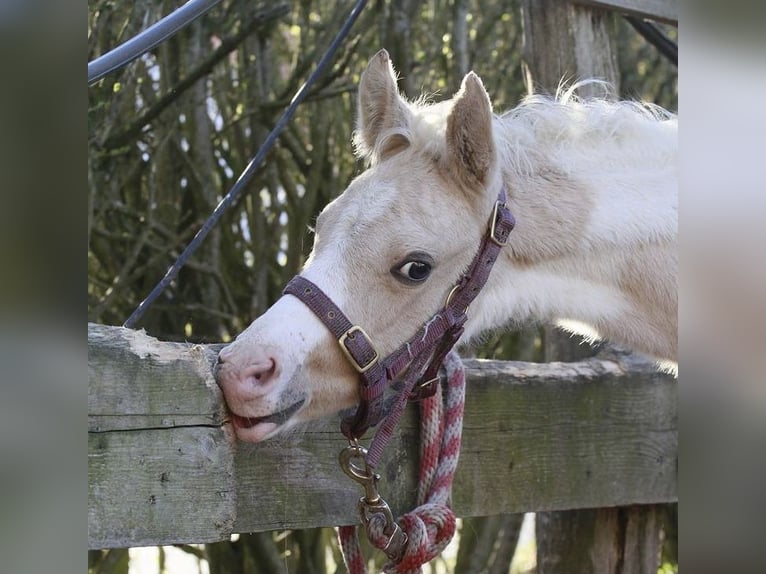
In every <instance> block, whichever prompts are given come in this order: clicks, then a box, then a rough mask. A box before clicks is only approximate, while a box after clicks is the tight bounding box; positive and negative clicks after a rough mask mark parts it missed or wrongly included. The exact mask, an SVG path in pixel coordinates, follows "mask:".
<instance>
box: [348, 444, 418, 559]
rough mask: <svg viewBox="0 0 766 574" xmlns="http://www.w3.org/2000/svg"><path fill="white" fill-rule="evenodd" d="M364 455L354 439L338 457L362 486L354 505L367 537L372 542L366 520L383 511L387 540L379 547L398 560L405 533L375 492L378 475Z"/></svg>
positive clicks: (365, 450)
mask: <svg viewBox="0 0 766 574" xmlns="http://www.w3.org/2000/svg"><path fill="white" fill-rule="evenodd" d="M366 457H367V449H366V448H364V447H363V446H360V445H359V443H358V442H357V441H352V442H351V443H350V444H349V446H347V447H346V448H344V449H343V450H342V451H341V452H340V455H339V457H338V459H339V462H340V467H341V469H342V470H343V472H345V473H346V474H347V475H348V476H349V477H351V478H352V479H353V480H354V481H355V482H358V483H359V484H361V485H362V487H364V496H363V497H361V498H360V499H359V505H358V509H359V517H360V519H361V521H362V524H363V525H364V530H365V532H366V533H367V538H368V539H369V540H370V542H372V543H373V545H375V541H374V540H373V539H372V538H371V537H370V528H369V526H370V521H371V520H372V517H373V516H374V515H376V514H380V515H383V518H384V519H385V527H384V529H383V532H384V533H385V534H386V535H387V536H388V540H387V541H386V543H385V544H384V545H383V547H382V548H380V550H382V551H383V552H384V553H385V555H386V556H387V557H388V559H389V560H393V561H394V562H398V561H399V560H401V558H402V556H403V555H404V549H405V548H406V547H407V534H406V533H405V532H404V531H403V530H402V528H401V527H400V526H399V524H398V523H397V522H396V520H394V515H393V514H392V512H391V508H390V507H389V506H388V503H387V502H386V501H385V500H383V499H382V498H381V496H380V494H379V493H378V481H379V480H380V475H379V474H378V473H376V472H374V471H373V470H372V469H371V468H370V466H369V465H368V464H367V460H366ZM355 459H358V460H359V461H360V462H361V464H358V463H355V462H354V460H355Z"/></svg>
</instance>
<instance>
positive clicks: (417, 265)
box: [394, 261, 431, 283]
mask: <svg viewBox="0 0 766 574" xmlns="http://www.w3.org/2000/svg"><path fill="white" fill-rule="evenodd" d="M394 271H395V272H396V273H397V275H398V277H397V278H398V279H403V280H404V281H406V282H407V283H421V282H422V281H425V280H426V279H428V276H429V275H430V274H431V264H430V263H427V262H425V261H407V262H406V263H404V264H403V265H400V266H399V267H397V268H396V269H395V270H394Z"/></svg>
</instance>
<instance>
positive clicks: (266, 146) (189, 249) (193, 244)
mask: <svg viewBox="0 0 766 574" xmlns="http://www.w3.org/2000/svg"><path fill="white" fill-rule="evenodd" d="M366 4H367V0H357V3H356V4H355V5H354V7H353V9H352V10H351V13H350V14H349V16H348V18H347V19H346V21H345V22H344V24H343V27H342V28H341V29H340V31H339V32H338V34H337V35H336V36H335V39H334V40H333V41H332V43H331V44H330V47H329V48H327V51H325V53H324V54H323V55H322V58H321V59H320V60H319V63H318V64H317V66H316V68H314V71H313V72H312V73H311V75H310V76H309V78H308V79H307V80H306V82H305V83H304V84H303V85H302V86H301V87H300V88H299V89H298V91H297V92H296V93H295V96H293V99H292V100H291V101H290V105H289V106H288V107H287V109H286V110H285V111H284V113H283V114H282V117H280V118H279V121H277V124H276V125H275V126H274V129H273V130H271V133H269V135H268V136H267V137H266V141H264V142H263V145H262V146H261V148H260V149H259V150H258V153H257V154H256V155H255V157H254V158H253V159H252V160H250V163H249V164H247V167H245V170H244V171H243V172H242V174H241V175H240V176H239V178H238V179H237V181H236V182H234V185H233V186H232V187H231V189H230V190H229V192H228V193H227V194H226V195H225V196H224V198H223V199H221V201H220V202H219V203H218V205H217V206H216V208H215V209H214V210H213V213H212V214H211V215H210V217H208V219H207V221H205V223H204V224H203V225H202V227H201V228H200V230H199V231H198V232H197V234H196V235H195V236H194V238H193V239H192V240H191V241H190V242H189V245H187V246H186V248H185V249H184V250H183V252H182V253H181V255H179V256H178V258H177V259H176V261H175V263H173V265H172V266H171V267H170V268H169V269H168V270H167V272H166V273H165V276H164V277H163V278H162V280H161V281H160V282H159V283H157V285H156V286H155V287H154V289H152V291H151V292H150V293H149V295H147V296H146V299H144V300H143V301H141V303H140V304H139V305H138V307H136V309H135V310H134V311H133V313H132V314H131V315H130V317H128V320H127V321H125V323H124V324H123V326H124V327H128V328H132V327H133V326H134V325H135V324H136V323H137V322H138V320H139V319H141V317H142V316H143V315H144V313H145V312H146V310H147V309H148V308H149V307H150V306H151V304H152V303H154V301H155V300H156V299H157V297H159V296H160V294H161V293H162V292H163V291H164V290H165V288H167V286H168V285H170V283H171V282H172V281H173V279H175V278H176V276H177V275H178V272H179V271H180V270H181V268H182V267H183V266H184V265H185V264H186V262H187V261H188V259H189V257H191V256H192V254H193V253H194V252H195V251H196V250H197V247H199V246H200V244H201V243H202V241H204V239H205V237H207V235H208V233H210V231H212V229H213V227H215V225H216V224H217V223H218V220H220V219H221V217H222V216H223V214H224V213H225V212H226V210H227V209H228V208H229V207H230V206H231V204H232V203H233V202H234V200H235V199H236V198H237V196H238V195H239V194H240V193H241V192H242V190H243V189H244V188H245V186H246V185H247V184H248V183H249V182H250V180H251V179H252V177H253V176H254V175H255V172H256V171H257V169H258V167H260V165H261V163H262V162H263V160H264V158H265V157H266V154H267V153H268V152H269V150H270V149H271V147H272V146H273V145H274V143H276V141H277V138H278V137H279V134H280V133H281V132H282V130H283V129H284V128H285V126H286V125H287V122H289V121H290V118H292V117H293V114H294V113H295V110H296V108H297V107H298V106H299V105H300V104H301V102H303V100H304V99H305V98H306V96H307V95H308V92H309V88H311V86H312V84H314V82H316V80H317V79H318V78H319V76H320V75H321V74H322V72H324V69H325V68H326V67H327V65H328V64H329V63H330V61H331V60H332V57H333V56H334V55H335V52H336V50H337V49H338V46H340V44H341V42H342V41H343V40H344V39H345V37H346V36H347V35H348V33H349V31H350V30H351V27H352V26H353V25H354V22H356V19H357V17H358V16H359V14H360V13H361V12H362V10H363V9H364V7H365V5H366Z"/></svg>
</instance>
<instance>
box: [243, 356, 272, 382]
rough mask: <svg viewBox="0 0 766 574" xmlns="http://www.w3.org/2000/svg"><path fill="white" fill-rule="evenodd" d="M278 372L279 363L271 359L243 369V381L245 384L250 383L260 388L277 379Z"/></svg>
mask: <svg viewBox="0 0 766 574" xmlns="http://www.w3.org/2000/svg"><path fill="white" fill-rule="evenodd" d="M276 371H277V363H276V361H275V360H274V359H273V358H271V357H269V358H266V359H264V360H261V361H258V362H257V363H253V364H251V365H250V366H249V367H247V368H245V369H243V370H242V374H241V380H242V382H243V383H248V382H249V383H250V384H255V385H258V386H265V385H268V383H269V382H271V381H272V380H273V379H274V378H275V375H276Z"/></svg>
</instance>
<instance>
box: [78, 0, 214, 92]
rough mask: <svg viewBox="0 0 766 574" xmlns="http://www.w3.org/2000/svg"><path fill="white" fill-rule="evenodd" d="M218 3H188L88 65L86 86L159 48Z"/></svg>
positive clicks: (209, 0) (207, 0) (193, 0)
mask: <svg viewBox="0 0 766 574" xmlns="http://www.w3.org/2000/svg"><path fill="white" fill-rule="evenodd" d="M220 2H221V0H189V1H188V2H187V3H186V4H184V5H183V6H181V7H180V8H177V9H175V10H173V11H172V12H171V13H170V14H168V15H167V16H165V17H164V18H163V19H162V20H160V21H159V22H156V23H155V24H152V25H151V26H149V27H148V28H147V29H146V30H144V31H143V32H140V33H138V34H136V35H135V36H133V37H132V38H131V39H130V40H127V41H126V42H123V43H122V44H120V45H119V46H117V47H116V48H114V49H112V50H110V51H109V52H107V53H106V54H104V55H103V56H99V57H98V58H96V59H95V60H93V61H92V62H88V85H89V86H90V85H92V84H94V83H95V82H98V81H99V80H100V79H101V78H103V77H104V76H106V75H107V74H108V73H110V72H114V71H115V70H119V69H120V68H122V67H123V66H126V65H127V64H129V63H130V62H132V61H133V60H135V59H136V58H138V57H139V56H140V55H141V54H144V53H146V52H148V51H149V50H151V49H152V48H154V47H155V46H157V45H158V44H161V43H162V42H164V41H165V40H167V39H168V38H170V37H171V36H172V35H173V34H175V33H176V32H178V31H179V30H181V29H183V28H185V27H186V26H187V25H189V24H191V23H192V22H193V21H194V20H196V19H197V18H199V17H200V16H202V15H203V14H204V13H205V12H207V11H208V10H210V9H211V8H212V7H213V6H215V5H216V4H218V3H220Z"/></svg>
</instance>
